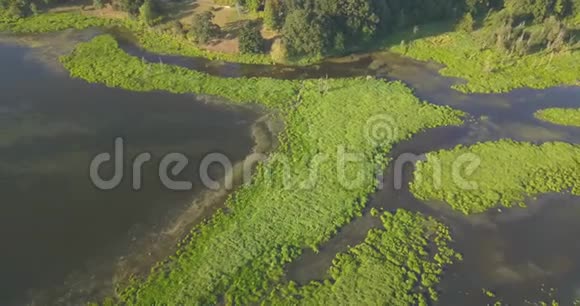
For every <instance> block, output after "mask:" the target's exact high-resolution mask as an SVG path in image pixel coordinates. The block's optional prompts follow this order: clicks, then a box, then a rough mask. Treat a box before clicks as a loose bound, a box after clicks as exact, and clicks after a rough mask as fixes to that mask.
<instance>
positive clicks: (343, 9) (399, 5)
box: [0, 0, 580, 56]
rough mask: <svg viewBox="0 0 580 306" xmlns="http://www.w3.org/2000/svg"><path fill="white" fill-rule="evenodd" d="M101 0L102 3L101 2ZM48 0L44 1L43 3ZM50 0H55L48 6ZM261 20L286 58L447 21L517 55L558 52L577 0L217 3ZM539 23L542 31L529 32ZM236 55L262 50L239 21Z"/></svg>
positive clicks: (30, 4) (6, 4)
mask: <svg viewBox="0 0 580 306" xmlns="http://www.w3.org/2000/svg"><path fill="white" fill-rule="evenodd" d="M58 1H61V2H62V1H65V0H0V10H2V11H4V12H5V13H7V14H8V15H12V16H28V15H34V14H38V12H39V8H41V9H42V8H44V7H50V6H53V5H55V4H59V3H58ZM107 1H109V2H108V3H107ZM157 1H160V0H93V3H94V6H95V7H97V8H98V7H103V6H105V5H107V4H110V5H111V7H112V8H113V9H116V10H120V11H125V12H128V13H129V14H130V15H131V16H134V17H140V18H141V19H143V20H144V21H145V22H146V23H148V24H153V22H152V21H153V20H154V19H155V18H157V16H160V15H162V9H161V8H160V5H159V3H157ZM51 2H52V3H51ZM54 2H56V3H54ZM216 3H219V4H223V5H231V6H236V7H238V8H239V9H241V10H244V11H246V12H248V13H254V14H256V15H257V16H260V17H262V20H263V25H264V27H265V28H267V29H269V30H272V31H275V32H277V33H280V34H281V35H282V38H283V44H284V47H285V52H288V53H289V54H290V55H295V56H301V55H307V56H309V55H325V54H340V53H343V52H345V51H348V49H349V47H351V46H359V45H361V44H365V43H369V42H373V41H375V40H377V39H381V38H384V37H387V36H388V34H389V33H392V32H394V31H397V30H399V29H404V28H414V32H417V31H419V28H420V25H422V24H425V23H429V22H433V21H439V20H450V21H454V22H456V24H457V29H458V30H461V31H472V30H474V29H475V28H477V27H481V26H486V27H487V28H489V29H491V30H490V31H489V33H488V36H487V37H486V39H484V40H483V41H482V45H483V47H496V48H499V49H505V50H506V51H509V52H513V53H518V54H525V53H529V52H533V51H537V50H538V49H546V48H547V49H551V50H555V51H557V50H559V49H562V47H563V46H564V45H566V44H568V43H570V42H571V40H573V39H574V35H573V33H572V31H571V29H569V28H567V26H566V23H565V22H563V20H566V19H567V18H568V17H571V16H578V15H579V14H580V0H405V1H403V0H292V1H282V0H238V2H235V1H234V0H217V1H216ZM194 19H195V20H194V21H193V26H192V29H189V30H190V31H191V32H192V33H193V34H194V35H193V36H194V41H195V42H198V43H200V42H201V43H204V42H207V41H208V40H209V39H211V38H212V37H213V36H215V35H216V34H215V33H216V29H215V25H214V24H213V23H212V17H211V15H209V14H200V15H197V16H195V17H194ZM534 24H541V25H543V27H541V29H542V30H537V29H535V30H534V29H532V30H529V29H530V28H531V27H530V26H531V25H534ZM241 33H242V34H243V35H241V36H242V41H241V42H240V44H241V46H242V48H241V51H242V52H248V53H253V52H263V50H264V48H263V46H262V44H263V42H262V41H261V39H260V38H259V37H257V33H259V29H257V30H254V31H252V28H251V27H249V26H247V27H245V28H244V31H242V32H241Z"/></svg>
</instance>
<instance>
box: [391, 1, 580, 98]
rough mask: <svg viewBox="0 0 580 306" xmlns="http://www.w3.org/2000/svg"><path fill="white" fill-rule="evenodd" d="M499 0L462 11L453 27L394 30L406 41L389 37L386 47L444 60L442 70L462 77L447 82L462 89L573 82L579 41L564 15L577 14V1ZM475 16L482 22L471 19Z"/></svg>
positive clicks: (578, 75) (579, 66)
mask: <svg viewBox="0 0 580 306" xmlns="http://www.w3.org/2000/svg"><path fill="white" fill-rule="evenodd" d="M500 2H501V1H500ZM503 2H505V3H501V4H498V5H493V7H495V8H497V9H500V10H499V11H497V12H491V11H490V12H487V11H483V13H487V15H486V16H483V15H482V14H481V13H482V12H480V13H479V14H475V15H473V16H472V14H473V13H477V10H476V11H475V12H473V11H468V12H467V13H466V14H465V15H464V16H463V18H462V19H461V20H460V21H459V22H458V24H457V25H456V30H457V31H456V32H447V31H445V33H443V34H439V35H435V36H432V35H431V36H425V35H421V37H418V38H417V39H413V35H412V34H411V33H406V34H404V35H399V37H401V39H402V40H405V39H409V38H411V42H406V41H402V42H401V43H400V44H398V43H396V42H395V43H393V46H392V47H391V50H393V51H395V52H398V53H401V54H404V55H406V56H409V57H412V58H416V59H420V60H426V61H435V62H438V63H441V64H443V65H445V68H443V69H442V70H441V73H442V74H443V75H446V76H451V77H457V78H462V79H465V80H466V81H467V83H466V84H458V85H454V86H453V87H454V88H455V89H457V90H460V91H462V92H485V93H489V92H506V91H509V90H512V89H514V88H520V87H532V88H547V87H551V86H556V85H577V84H578V82H579V80H580V43H579V42H578V40H577V37H576V36H577V35H575V34H574V33H575V32H577V31H578V26H580V23H576V22H574V21H571V19H570V18H571V17H572V16H574V15H575V14H578V13H580V1H567V0H557V1H551V0H526V1H521V0H505V1H503ZM476 17H477V18H476ZM479 19H483V21H481V22H478V21H476V20H479ZM480 23H481V25H480ZM478 26H480V28H479V29H477V30H475V31H474V29H475V28H477V27H478ZM393 40H394V39H392V40H391V41H393ZM399 41H401V40H399Z"/></svg>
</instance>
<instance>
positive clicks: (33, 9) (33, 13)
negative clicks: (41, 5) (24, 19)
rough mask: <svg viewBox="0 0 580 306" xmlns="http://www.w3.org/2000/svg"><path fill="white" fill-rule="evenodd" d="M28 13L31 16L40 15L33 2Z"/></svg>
mask: <svg viewBox="0 0 580 306" xmlns="http://www.w3.org/2000/svg"><path fill="white" fill-rule="evenodd" d="M30 12H31V13H32V15H33V16H36V15H38V14H40V11H39V10H38V6H36V3H34V2H32V3H30Z"/></svg>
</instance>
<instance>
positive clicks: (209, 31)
mask: <svg viewBox="0 0 580 306" xmlns="http://www.w3.org/2000/svg"><path fill="white" fill-rule="evenodd" d="M213 17H214V16H213V13H212V12H210V11H206V12H203V13H199V14H196V15H195V16H193V23H192V25H191V32H192V33H193V40H194V41H195V42H196V43H198V44H206V43H208V42H209V41H210V40H211V39H213V38H214V37H216V36H217V34H218V33H219V31H220V28H219V26H218V25H217V24H215V23H213Z"/></svg>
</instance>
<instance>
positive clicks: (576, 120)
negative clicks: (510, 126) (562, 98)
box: [534, 108, 580, 127]
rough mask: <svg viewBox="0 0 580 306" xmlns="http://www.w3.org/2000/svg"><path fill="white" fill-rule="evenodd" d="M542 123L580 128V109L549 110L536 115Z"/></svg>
mask: <svg viewBox="0 0 580 306" xmlns="http://www.w3.org/2000/svg"><path fill="white" fill-rule="evenodd" d="M534 116H535V117H536V118H538V119H540V120H542V121H546V122H550V123H553V124H559V125H565V126H579V127H580V108H547V109H542V110H539V111H537V112H535V113H534Z"/></svg>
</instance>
